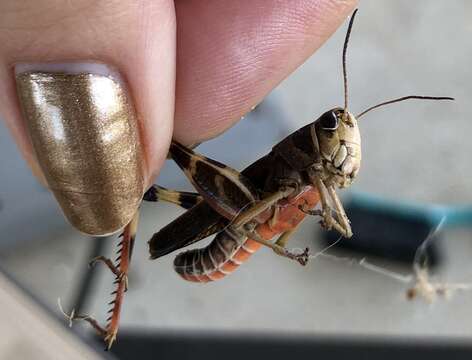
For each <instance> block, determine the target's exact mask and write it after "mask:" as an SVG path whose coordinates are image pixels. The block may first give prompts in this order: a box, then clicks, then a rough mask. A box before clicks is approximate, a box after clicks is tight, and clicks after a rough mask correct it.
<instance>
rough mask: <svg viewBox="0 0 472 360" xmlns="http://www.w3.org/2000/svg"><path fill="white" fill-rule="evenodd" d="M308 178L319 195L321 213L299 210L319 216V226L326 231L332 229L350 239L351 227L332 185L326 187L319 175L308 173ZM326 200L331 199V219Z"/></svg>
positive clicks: (329, 208)
mask: <svg viewBox="0 0 472 360" xmlns="http://www.w3.org/2000/svg"><path fill="white" fill-rule="evenodd" d="M310 178H311V179H312V181H313V183H314V184H315V185H316V187H317V188H318V191H319V193H320V202H321V211H320V210H306V209H304V208H303V206H302V207H300V210H302V211H304V212H306V213H307V214H310V215H315V216H318V215H319V216H321V217H322V221H321V225H322V226H323V228H325V229H326V230H331V229H333V228H334V229H335V230H337V231H338V232H339V233H340V234H341V235H343V236H345V237H347V238H350V237H351V236H352V230H351V225H350V224H349V219H348V218H347V215H346V212H345V211H344V207H343V206H342V204H341V201H340V200H339V197H338V196H337V194H336V191H335V189H334V187H333V186H332V185H329V186H328V187H327V186H326V185H325V183H324V181H323V180H322V179H321V176H319V174H317V173H316V172H313V173H310ZM328 199H331V201H332V202H333V203H334V207H335V213H336V215H335V216H336V217H333V215H332V209H331V206H330V205H329V200H328Z"/></svg>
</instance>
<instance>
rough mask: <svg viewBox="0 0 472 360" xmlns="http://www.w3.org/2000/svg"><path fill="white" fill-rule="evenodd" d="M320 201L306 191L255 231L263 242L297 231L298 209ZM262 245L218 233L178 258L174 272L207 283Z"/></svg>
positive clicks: (282, 204)
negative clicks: (292, 230)
mask: <svg viewBox="0 0 472 360" xmlns="http://www.w3.org/2000/svg"><path fill="white" fill-rule="evenodd" d="M318 201H319V194H318V191H317V190H316V189H315V188H313V187H311V186H307V187H305V188H304V189H303V190H302V191H301V192H300V193H299V194H298V195H297V196H296V197H294V198H292V199H290V201H288V200H286V199H283V200H281V201H279V203H278V204H277V207H278V208H279V211H278V214H277V221H276V222H275V223H273V224H272V225H270V223H269V221H267V222H265V223H263V224H259V225H257V227H256V229H255V231H256V232H257V233H258V234H259V235H260V236H261V237H262V238H264V239H265V240H270V239H272V238H273V237H274V236H276V235H278V234H281V233H283V232H285V231H288V230H291V229H293V228H294V227H296V226H297V225H298V224H299V223H300V222H301V221H302V220H303V219H304V218H305V213H304V212H302V211H300V209H299V208H298V206H299V205H305V207H306V208H314V207H315V206H316V204H317V203H318ZM261 246H262V245H261V244H260V243H258V242H256V241H254V240H252V239H249V238H247V237H245V236H244V237H241V236H238V235H236V234H235V233H234V232H233V231H232V229H231V228H228V229H226V230H224V231H222V232H220V233H219V234H218V235H217V236H216V237H215V239H214V240H213V241H212V242H211V243H210V244H209V245H208V246H207V247H205V248H202V249H195V250H190V251H187V252H184V253H182V254H179V255H178V256H177V257H176V258H175V260H174V268H175V271H177V273H178V274H179V275H180V276H182V278H184V279H185V280H188V281H195V282H208V281H213V280H218V279H221V278H223V277H225V276H226V275H228V274H231V273H232V272H233V271H234V270H236V269H237V268H238V267H239V265H241V264H242V263H244V262H245V261H246V260H247V259H248V258H249V257H250V256H251V255H252V254H253V253H255V252H256V251H257V250H259V248H260V247H261Z"/></svg>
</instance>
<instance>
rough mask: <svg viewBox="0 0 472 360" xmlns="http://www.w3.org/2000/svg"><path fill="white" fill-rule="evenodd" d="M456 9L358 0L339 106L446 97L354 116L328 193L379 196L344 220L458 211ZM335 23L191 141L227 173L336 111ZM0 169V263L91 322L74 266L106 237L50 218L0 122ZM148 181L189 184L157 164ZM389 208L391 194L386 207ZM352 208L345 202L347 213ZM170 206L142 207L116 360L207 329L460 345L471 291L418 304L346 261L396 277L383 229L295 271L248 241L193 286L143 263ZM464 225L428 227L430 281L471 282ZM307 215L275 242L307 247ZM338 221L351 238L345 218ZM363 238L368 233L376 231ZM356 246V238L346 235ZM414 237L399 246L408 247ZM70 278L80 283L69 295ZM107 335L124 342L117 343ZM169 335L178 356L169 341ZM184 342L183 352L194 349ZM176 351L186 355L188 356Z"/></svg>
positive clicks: (41, 297) (466, 114) (463, 5)
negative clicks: (318, 43) (353, 164)
mask: <svg viewBox="0 0 472 360" xmlns="http://www.w3.org/2000/svg"><path fill="white" fill-rule="evenodd" d="M471 13H472V3H471V2H469V1H465V0H464V1H459V0H456V1H435V2H431V1H426V0H424V1H414V2H412V1H408V0H397V1H386V0H384V1H378V0H363V1H361V3H360V6H359V13H358V15H357V19H356V23H355V24H354V28H353V32H352V37H351V42H350V47H349V51H348V76H349V89H350V100H349V101H350V110H351V111H352V112H354V113H359V112H360V111H362V110H364V109H365V108H367V107H369V106H371V105H374V104H377V103H379V102H381V101H384V100H388V99H391V98H395V97H399V96H403V95H409V94H423V95H435V96H453V97H455V98H456V101H455V102H427V101H415V100H412V101H409V102H404V103H401V104H395V105H391V106H389V107H385V108H382V109H379V110H376V111H375V112H372V113H369V114H368V115H366V116H365V117H363V118H362V120H361V121H360V128H361V132H362V141H363V164H362V169H361V172H360V174H359V177H358V178H357V180H356V181H355V183H354V184H353V185H352V186H351V188H350V189H348V190H343V191H341V196H343V198H344V199H345V201H346V203H347V204H349V199H350V198H351V199H354V200H355V199H356V196H357V195H359V194H360V193H362V194H365V193H368V194H369V195H370V196H374V197H375V199H376V201H379V202H378V203H377V202H376V203H375V204H377V205H375V204H374V205H372V204H373V203H372V202H369V201H370V200H369V201H367V203H368V204H367V208H368V210H369V211H366V212H364V213H363V216H362V219H361V220H360V221H363V222H364V223H365V222H367V223H369V222H370V223H376V222H377V217H376V211H375V206H381V207H382V209H384V210H383V211H384V212H385V209H387V212H388V209H389V207H390V205H392V204H394V205H395V209H396V210H395V211H394V212H395V214H397V215H398V212H400V213H402V211H403V210H402V209H407V210H411V208H412V207H413V208H414V209H415V211H414V212H413V213H412V212H408V211H406V212H405V213H402V215H405V216H406V218H408V216H413V217H416V219H418V217H421V216H423V215H424V214H426V215H424V216H426V217H427V218H428V216H427V214H429V213H428V211H430V209H436V207H435V206H436V205H447V206H452V207H458V206H461V207H462V206H464V207H466V206H467V205H472V186H471V179H472V161H471V160H470V154H471V152H472V145H471V142H470V134H472V121H471V120H470V117H471V115H472V112H471V107H470V97H471V96H472V73H471V71H470V59H471V58H472V44H471V41H470V39H471V37H472V23H471V22H470V19H469V15H470V14H471ZM346 25H347V24H345V25H344V26H342V27H341V28H340V29H339V30H338V31H337V33H336V34H335V35H334V36H333V37H332V38H331V39H330V40H329V41H328V42H327V43H326V44H325V45H324V46H323V47H322V48H321V49H320V50H319V51H318V52H317V53H316V54H315V55H314V56H312V57H311V58H310V59H309V60H308V61H307V62H306V63H305V64H304V65H303V66H301V67H300V68H299V69H298V70H297V71H296V72H295V73H293V74H292V76H290V77H289V78H288V79H286V80H285V81H284V82H283V83H282V84H281V85H280V86H279V87H277V88H276V89H275V90H274V91H273V93H272V94H270V95H269V96H268V98H267V100H266V101H264V102H263V103H262V104H261V105H260V106H258V107H257V108H256V109H255V110H254V111H253V112H252V113H251V114H249V115H248V116H246V117H245V118H244V119H243V120H242V121H241V122H240V123H238V124H237V125H236V126H235V127H234V128H232V129H230V130H229V131H228V132H227V133H226V134H224V135H223V136H221V137H219V138H217V139H214V140H211V141H209V142H207V143H204V144H202V145H201V146H200V147H198V151H199V152H201V153H203V154H205V155H207V156H209V157H213V158H215V159H217V160H219V161H221V162H224V163H227V164H228V165H230V166H232V167H234V168H236V169H242V168H243V167H245V166H246V165H248V164H250V163H251V162H253V161H254V160H256V159H257V158H259V157H260V156H262V155H263V154H265V153H267V152H268V151H269V150H270V148H271V146H272V145H273V144H275V143H276V142H277V141H279V140H281V139H282V138H283V137H285V136H286V135H288V134H289V133H290V132H292V131H294V130H296V129H298V128H299V127H301V126H303V125H305V124H307V123H308V122H311V121H313V120H314V119H316V118H317V117H318V116H319V115H320V114H321V113H323V112H324V111H326V110H327V109H330V108H332V107H334V106H338V105H341V104H342V101H343V92H342V91H343V90H342V89H343V88H342V73H341V52H342V45H343V40H344V36H345V32H346ZM0 164H1V168H2V169H4V170H3V171H2V174H1V176H0V233H1V234H2V241H1V242H0V264H1V268H2V269H3V270H4V271H5V272H6V273H7V274H9V276H11V278H12V279H13V281H14V282H17V283H18V284H19V285H20V286H22V287H23V288H24V289H26V291H27V292H28V293H29V294H30V295H32V296H33V297H34V299H35V301H39V302H40V303H41V304H43V305H45V306H46V308H47V309H50V310H51V311H52V312H53V313H55V314H56V315H59V310H58V306H57V299H58V298H60V299H61V301H62V304H63V306H64V307H65V308H66V310H70V309H71V308H72V307H74V306H77V303H78V302H79V303H80V304H81V305H82V308H81V311H82V312H86V313H90V314H93V315H95V316H96V317H97V318H98V319H99V320H100V321H102V322H103V321H104V320H105V318H106V317H107V316H106V311H107V310H108V307H107V305H106V304H107V303H108V302H109V301H110V300H111V296H110V292H111V291H112V290H113V287H112V279H113V277H112V275H111V274H110V273H109V272H108V271H107V270H105V269H104V268H101V267H100V266H99V267H98V268H97V270H96V271H95V273H94V274H95V275H94V276H93V278H92V279H90V278H85V276H87V271H88V269H87V263H88V260H89V259H90V256H91V251H92V248H93V247H94V246H95V250H97V248H96V246H101V247H102V248H101V249H99V250H100V251H101V252H102V253H103V254H105V255H110V256H111V254H112V253H114V246H116V243H117V239H116V238H109V239H102V240H100V242H99V244H98V245H97V242H96V241H94V240H93V239H90V238H87V237H86V236H83V235H81V234H79V233H78V232H77V231H75V230H74V229H73V228H71V226H69V225H68V224H67V223H66V221H65V220H64V218H63V216H62V215H61V213H60V211H59V209H58V206H57V205H56V203H55V201H54V200H53V197H52V195H51V194H50V193H49V192H48V191H47V190H45V189H43V188H42V187H41V186H40V185H39V184H38V183H37V182H36V180H35V179H34V178H33V177H32V175H31V173H30V172H29V170H28V168H27V166H26V164H25V162H24V161H23V159H22V158H21V157H20V155H19V152H18V151H17V149H16V148H15V145H14V144H13V141H12V139H11V138H10V136H9V134H8V132H7V130H6V128H5V127H4V125H3V123H1V122H0ZM158 182H159V183H160V184H162V185H165V186H167V187H171V188H176V189H187V190H190V189H191V187H190V186H189V184H188V182H187V181H186V180H185V178H184V176H183V175H182V174H181V173H180V172H179V171H178V170H177V168H176V166H175V165H173V164H171V163H168V164H167V165H166V167H165V168H164V169H163V171H162V174H161V176H160V179H159V180H158ZM362 199H364V198H363V197H362ZM369 199H370V198H369ZM354 200H352V201H354ZM363 201H364V200H363ZM391 201H394V203H392V202H391ZM363 204H364V205H365V204H366V202H365V201H364V202H363ZM379 204H381V205H379ZM398 204H402V205H401V206H400V210H398ZM355 205H356V203H354V210H352V211H356V207H355ZM392 206H393V205H392ZM423 209H424V211H423ZM428 209H429V210H428ZM181 213H182V211H181V210H180V209H178V208H176V207H174V206H172V205H167V204H162V203H159V204H144V205H143V206H142V213H141V224H140V227H139V232H138V236H137V241H136V246H135V251H134V255H133V261H132V270H131V273H130V279H129V281H130V289H129V291H128V293H127V294H126V299H125V304H124V309H123V314H122V333H120V334H119V336H118V343H117V346H116V350H115V352H116V356H117V357H119V358H131V357H129V356H128V355H126V354H129V352H127V351H128V350H129V349H130V348H133V346H136V344H138V343H139V341H142V340H143V339H147V340H145V341H147V344H154V345H153V346H155V349H154V350H155V355H156V356H157V355H158V354H161V355H162V354H165V353H166V346H171V345H169V344H171V343H172V344H174V345H173V346H174V347H175V348H176V349H178V348H179V346H178V345H175V344H180V343H178V339H179V338H180V339H190V340H189V341H188V342H187V343H185V344H186V345H185V344H184V343H182V344H184V345H185V346H187V347H189V349H192V344H194V342H192V340H191V339H197V338H198V339H199V338H200V337H203V339H208V338H210V337H212V336H213V335H215V336H216V338H217V339H219V341H220V342H221V343H224V341H226V340H225V339H226V337H228V338H231V339H241V337H240V335H242V334H244V336H246V337H248V338H251V339H265V340H266V341H267V343H266V344H269V343H270V342H271V341H272V340H271V339H275V340H274V342H275V341H276V340H277V339H279V340H280V341H282V340H287V339H295V338H297V339H303V340H300V341H301V342H300V344H301V345H300V346H305V345H307V346H308V345H309V344H314V343H317V344H320V343H323V344H325V342H328V343H330V344H336V345H337V344H338V343H344V344H356V342H360V343H369V344H371V342H373V343H375V344H377V345H379V348H381V347H383V346H388V344H396V343H399V344H403V345H405V344H410V345H411V344H416V345H415V346H412V349H411V350H412V351H413V350H415V348H417V346H420V345H418V344H423V345H424V348H425V349H428V348H429V347H434V346H437V345H438V344H443V345H444V346H451V347H460V346H465V347H467V344H472V292H470V291H462V292H455V293H454V294H452V296H451V297H450V298H448V299H444V298H438V299H437V300H436V301H434V302H433V303H427V302H426V301H424V299H422V298H419V299H415V300H414V301H408V300H407V299H406V296H405V293H406V290H407V289H408V288H409V287H411V286H412V285H413V283H408V282H403V281H399V280H396V279H394V278H392V277H388V276H386V275H384V274H380V273H377V272H373V271H370V270H368V269H366V268H365V267H362V266H359V264H358V261H359V260H360V259H362V258H364V257H366V258H367V261H369V263H372V264H375V265H376V266H379V267H382V268H384V269H387V270H389V271H394V272H396V273H399V274H402V275H405V276H408V275H411V274H412V265H411V261H408V259H409V258H408V256H406V258H405V256H401V254H400V255H398V256H396V253H395V250H392V251H391V252H390V253H389V251H388V249H392V248H393V249H395V243H394V242H393V243H391V242H389V241H392V239H391V237H390V238H388V236H387V238H388V239H387V238H386V239H384V238H382V236H381V235H378V237H379V239H378V241H377V242H376V245H375V246H376V247H377V248H378V250H379V251H377V252H375V251H374V253H372V251H369V249H367V252H364V251H365V250H366V249H365V247H364V248H362V246H360V247H361V248H356V245H355V244H354V245H352V244H351V246H350V247H349V248H347V247H345V246H343V244H342V242H341V243H340V244H338V245H337V246H335V247H333V248H331V249H329V251H328V253H329V254H331V255H335V256H337V257H343V258H349V259H352V261H342V260H341V261H340V260H336V259H334V258H328V257H318V258H316V259H314V260H313V261H311V263H309V264H308V266H306V267H301V266H299V265H298V264H296V263H294V262H291V261H288V260H287V259H284V258H281V257H278V256H274V254H273V253H272V252H271V251H269V250H267V249H262V250H260V251H259V252H258V253H257V254H256V255H254V256H253V257H252V258H251V260H250V261H249V262H248V263H246V264H244V265H243V266H242V267H241V268H240V269H239V270H238V271H236V272H235V273H234V274H232V275H231V276H229V277H228V278H226V279H225V280H223V281H218V282H215V283H209V284H193V283H188V282H185V281H182V280H181V279H180V277H178V276H177V274H175V273H174V271H173V268H172V262H173V258H174V256H173V255H169V256H166V257H165V258H163V259H160V260H158V261H149V260H148V248H147V241H148V239H149V238H150V237H151V236H152V234H153V233H154V232H156V231H158V230H159V229H160V228H161V227H163V226H164V225H166V224H167V223H169V222H170V221H172V220H173V219H174V218H176V217H177V216H178V215H179V214H181ZM418 214H422V215H421V216H419V215H418ZM348 216H350V214H349V213H348ZM421 219H422V218H421ZM421 219H420V220H421ZM428 219H429V218H428ZM432 219H433V220H435V219H436V220H437V218H434V217H433V218H432ZM468 219H469V220H470V222H468V220H467V217H465V218H463V219H462V221H461V224H460V225H461V226H451V227H446V228H445V229H443V230H442V231H441V233H440V236H438V239H437V243H435V245H436V248H435V250H434V251H435V253H434V255H435V258H436V259H437V261H436V263H437V266H435V267H433V268H431V272H432V276H434V278H435V279H437V281H441V282H447V283H465V284H472V263H471V261H470V258H471V257H472V226H470V225H472V216H469V217H468ZM317 222H318V221H317V220H316V219H314V218H308V219H307V220H306V221H305V222H304V224H303V226H301V228H300V230H299V231H298V233H297V234H296V236H295V237H294V239H293V240H292V241H291V243H290V246H293V247H300V248H302V247H305V246H309V247H310V248H311V251H312V252H313V253H315V252H316V251H318V250H321V249H323V248H324V247H325V246H326V244H327V242H326V241H325V240H323V238H324V235H322V234H321V232H320V229H319V225H318V223H317ZM387 224H388V222H387ZM392 224H394V225H395V226H397V225H398V226H399V227H402V226H403V228H402V233H405V232H406V233H407V234H408V232H409V231H410V230H409V229H410V228H409V226H410V227H412V228H411V232H413V231H415V229H416V228H415V226H416V225H414V224H413V225H412V224H411V223H408V224H407V223H401V221H396V222H395V223H392ZM404 224H407V225H404ZM429 224H430V225H431V228H433V227H434V225H435V224H434V221H432V222H430V223H429ZM359 226H361V225H359ZM386 226H387V225H386ZM393 227H394V226H393V225H392V226H387V229H386V230H387V232H391V233H392V234H396V233H395V229H393ZM414 228H415V229H414ZM353 230H354V233H356V227H355V224H353ZM426 233H427V232H426ZM370 235H371V236H372V237H373V238H374V239H375V238H376V236H377V234H375V233H374V234H370ZM398 236H399V237H398V242H399V243H404V239H403V238H401V236H403V235H398ZM422 238H425V236H423V237H422ZM439 238H440V239H439ZM394 240H395V236H393V241H394ZM359 244H361V245H362V244H363V242H362V239H360V240H359ZM364 245H365V244H364ZM418 245H419V243H410V244H407V245H405V246H406V248H407V249H408V248H409V249H410V255H411V254H413V253H414V251H415V249H416V247H417V246H418ZM385 249H386V250H385ZM382 251H383V252H382ZM405 259H406V260H407V261H405ZM410 260H411V259H410ZM88 274H89V273H88ZM89 275H90V274H89ZM89 280H90V281H89ZM84 284H85V285H87V284H88V285H90V287H91V288H90V289H88V290H87V292H86V293H85V294H84V293H82V294H81V292H83V289H84V286H85V285H84ZM0 303H1V301H0ZM0 311H1V310H0ZM61 321H62V319H61ZM64 323H65V321H64ZM74 331H76V332H77V333H78V334H80V336H82V337H83V338H84V339H94V333H93V332H92V331H90V329H89V328H88V327H87V326H83V324H76V325H75V327H74ZM205 334H208V338H207V337H205V336H206V335H205ZM140 335H142V336H141V337H140ZM2 336H3V334H2V333H1V332H0V338H1V337H2ZM174 336H175V337H174ZM159 337H160V338H159ZM164 338H165V339H166V340H162V339H164ZM120 339H124V340H123V341H122V343H121V344H122V345H120ZM159 339H161V342H159V341H160V340H159ZM174 339H177V340H175V341H177V343H173V341H174ZM320 339H321V340H320ZM279 340H277V341H279ZM91 341H92V343H93V340H91ZM199 341H200V340H199ZM235 341H236V340H235ZM237 341H242V340H237ZM200 343H204V340H201V342H200ZM234 344H235V343H233V345H234ZM242 344H246V343H244V341H243V342H242ZM125 345H126V346H125ZM184 345H182V347H180V350H179V351H184V350H182V349H184V348H185V346H184ZM279 345H280V343H279ZM423 345H421V346H423ZM126 347H129V348H127V349H128V350H127V349H126ZM150 348H151V349H152V347H150ZM267 348H271V349H272V350H273V349H274V348H273V347H271V346H269V345H267ZM267 348H264V347H262V348H261V349H267ZM133 349H135V348H133ZM144 349H147V348H146V347H145V346H142V347H140V349H138V350H136V349H135V350H133V351H135V352H134V353H133V354H134V356H136V357H135V358H146V357H145V356H144V353H143V355H142V356H141V357H140V356H139V354H140V353H139V351H144ZM185 349H187V348H185ZM193 349H196V350H195V351H196V352H197V353H199V352H198V351H199V348H197V347H194V348H193ZM320 349H321V348H320V347H316V346H315V347H314V348H310V350H309V351H310V352H311V353H313V354H316V353H317V351H319V350H320ZM176 351H177V350H176ZM221 351H224V350H221ZM241 351H243V350H241ZM307 351H308V350H307ZM281 353H282V352H280V353H279V355H280V354H281ZM185 354H186V356H190V355H192V351H191V350H188V352H184V355H185ZM193 354H195V353H193ZM220 354H221V353H220ZM254 354H255V353H254ZM300 354H301V353H300ZM406 354H407V355H408V354H411V353H408V352H407V353H406ZM181 355H182V354H181ZM184 355H182V356H183V357H184V358H185V356H184ZM99 356H103V355H102V353H99ZM127 356H128V357H127ZM353 356H355V353H354V352H351V353H350V357H351V358H352V357H353ZM26 358H27V357H26Z"/></svg>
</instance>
